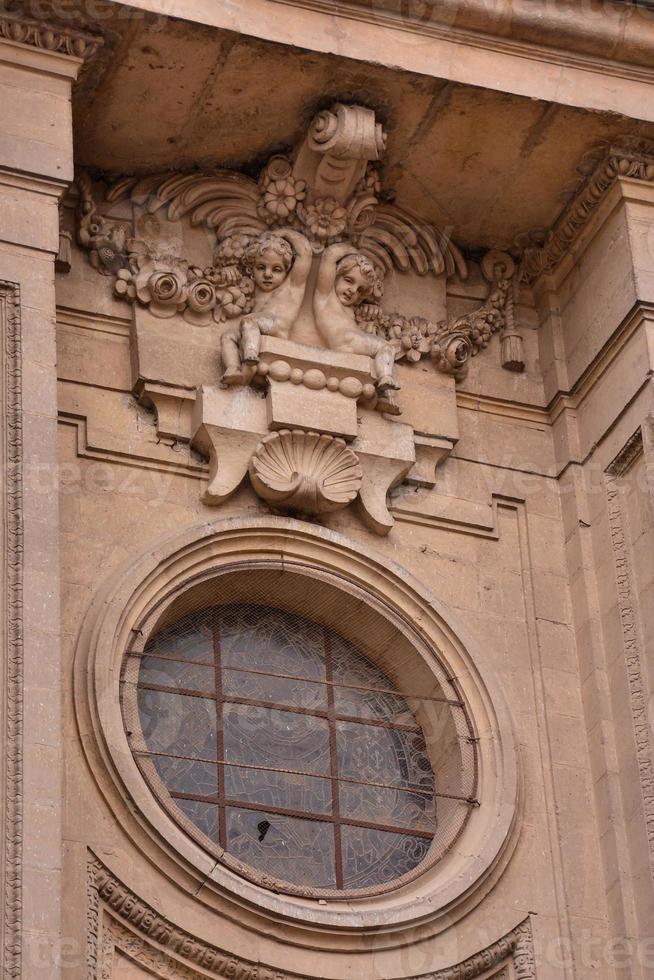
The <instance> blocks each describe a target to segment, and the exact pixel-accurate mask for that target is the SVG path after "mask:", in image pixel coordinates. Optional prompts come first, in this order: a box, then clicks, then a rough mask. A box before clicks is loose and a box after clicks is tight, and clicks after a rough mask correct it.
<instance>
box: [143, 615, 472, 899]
mask: <svg viewBox="0 0 654 980" xmlns="http://www.w3.org/2000/svg"><path fill="white" fill-rule="evenodd" d="M251 608H252V607H251ZM196 616H197V617H198V621H201V622H203V623H204V624H209V627H210V630H211V644H210V649H208V650H207V652H206V653H205V656H204V657H198V656H197V655H193V656H191V657H185V656H183V655H182V653H179V652H177V651H176V652H174V653H172V654H171V653H167V652H165V651H163V650H161V649H158V648H157V643H156V641H157V636H155V637H153V639H152V640H151V641H150V642H149V643H148V644H147V645H146V648H145V650H143V652H140V651H128V656H134V657H137V658H140V659H143V658H148V660H151V659H152V658H155V659H156V660H157V661H171V662H172V663H175V664H180V665H189V666H190V667H204V668H211V669H212V670H213V676H214V690H213V691H208V690H201V689H199V688H194V687H180V686H171V685H167V684H157V683H152V682H149V681H143V680H142V679H141V674H140V673H139V682H138V690H139V691H155V692H160V693H162V694H170V695H177V696H180V697H188V698H200V699H202V700H203V701H211V702H213V703H214V707H215V717H216V728H215V736H216V737H215V749H216V751H215V756H211V757H209V756H207V757H205V758H203V757H202V756H200V755H192V756H191V755H189V756H186V755H183V754H176V753H173V752H171V751H165V752H157V751H155V750H153V749H151V748H150V746H148V747H147V748H146V751H145V752H143V751H138V750H137V752H136V754H137V756H142V757H144V758H151V759H153V760H154V759H157V758H162V759H175V760H186V761H188V762H189V763H197V762H206V763H210V764H211V765H215V766H216V773H217V787H216V792H215V793H207V794H201V793H186V792H181V791H179V790H172V789H170V788H169V789H168V792H169V793H170V796H171V797H172V798H173V799H174V800H180V801H184V800H187V801H195V802H197V803H208V804H212V805H215V806H216V807H217V811H218V843H219V844H220V846H221V847H222V848H223V849H225V850H226V851H228V850H229V841H228V833H227V814H226V811H227V810H228V809H229V808H237V809H239V810H246V811H253V812H255V813H257V812H258V813H261V814H266V815H271V814H272V815H279V816H285V817H292V818H299V819H301V820H309V821H317V822H320V823H322V824H327V825H331V827H332V832H333V837H334V864H335V883H336V888H337V889H343V888H344V887H345V883H344V873H343V847H342V839H341V838H342V829H343V827H353V828H355V827H359V828H364V829H370V830H374V831H382V832H386V833H392V834H400V835H403V836H404V837H412V838H416V839H422V840H424V841H429V842H431V841H433V839H434V837H435V831H434V830H433V829H430V830H427V829H420V828H419V827H415V826H414V827H411V826H407V825H406V824H394V823H385V822H381V821H377V820H364V819H358V818H355V817H353V816H351V815H348V814H344V813H343V812H342V808H341V803H340V797H341V789H342V786H343V785H346V784H350V785H352V786H360V787H375V788H379V789H383V790H400V791H405V792H410V794H411V795H412V796H416V797H423V798H424V799H425V801H426V802H428V801H432V800H433V799H434V798H436V799H442V800H450V801H454V802H456V803H458V804H459V805H462V806H463V807H465V808H468V807H470V806H474V805H477V800H476V799H475V798H474V796H473V795H471V794H470V793H463V794H458V793H447V792H440V791H438V788H434V787H433V785H432V786H430V787H429V788H421V787H420V786H418V785H415V784H412V785H410V786H407V785H406V784H405V785H401V784H399V783H397V782H392V781H375V780H370V779H360V780H359V779H356V778H353V777H351V776H347V775H343V774H340V773H339V764H338V745H337V725H338V723H353V724H356V725H364V726H369V727H370V729H371V735H372V733H373V731H374V729H375V728H384V729H390V730H394V731H397V732H404V733H407V734H411V735H414V736H415V739H416V741H415V743H414V744H416V745H419V746H421V747H422V748H423V749H424V745H425V743H424V736H423V733H422V729H421V727H420V726H419V725H418V724H417V723H413V724H411V723H400V722H397V721H389V720H386V719H383V718H372V717H364V716H362V715H361V714H346V713H342V712H339V711H338V706H337V703H336V698H335V691H337V690H350V691H353V692H360V693H362V694H365V693H370V694H380V695H391V696H393V697H394V698H402V699H403V700H406V699H407V698H409V699H415V700H419V701H430V702H434V703H437V704H441V705H443V707H444V709H445V710H448V709H449V710H454V711H456V710H457V709H458V711H460V712H461V717H462V718H464V719H465V723H466V724H467V713H466V711H465V707H464V705H463V703H462V702H461V701H460V700H458V699H457V698H447V697H445V696H427V695H424V694H417V693H406V692H402V693H401V694H400V692H398V690H397V689H396V688H395V687H392V686H391V685H390V684H389V686H369V685H365V684H358V683H348V682H346V681H343V680H341V679H338V680H335V679H334V676H333V667H334V652H333V643H334V635H335V634H334V632H333V631H332V630H331V629H329V628H327V627H324V626H318V625H317V624H314V625H315V628H316V630H318V631H319V632H320V635H321V638H322V654H323V657H324V678H321V679H317V678H314V677H310V678H309V677H306V676H300V674H295V673H285V672H281V671H277V670H267V669H260V668H257V667H250V666H248V667H246V666H235V665H234V664H233V663H229V665H228V666H225V664H224V662H223V661H224V657H223V650H222V647H223V643H222V635H221V610H220V607H215V608H214V609H209V610H207V609H205V610H203V611H202V613H200V614H196ZM225 671H228V672H229V673H230V674H243V675H252V676H253V677H257V678H260V679H261V681H262V682H263V683H265V681H266V679H269V680H270V681H271V683H274V682H276V681H280V680H283V681H292V682H296V683H298V684H307V685H312V686H315V687H317V686H320V687H321V688H324V691H325V702H326V706H325V707H302V706H301V705H299V704H292V705H291V704H289V703H288V702H287V701H286V702H284V701H274V700H270V699H260V698H253V697H243V696H239V695H237V694H234V693H227V692H225V684H224V675H225ZM234 705H238V706H245V707H251V708H254V709H265V710H266V711H276V712H288V713H290V714H291V715H302V716H307V717H310V718H317V719H322V720H323V721H324V722H326V724H327V729H328V736H329V772H328V773H322V772H316V771H311V770H308V769H298V768H282V767H279V766H271V765H264V764H260V763H258V762H257V763H256V764H252V763H247V762H244V761H232V760H230V759H227V758H225V755H226V753H225V741H224V712H225V709H226V707H227V706H234ZM414 721H415V719H414ZM468 741H469V742H470V741H472V740H471V739H468ZM146 742H147V738H146ZM473 755H474V752H473ZM471 761H472V760H471ZM474 761H475V762H476V759H475V760H474ZM230 767H231V768H233V769H237V770H253V771H255V772H270V773H276V774H282V775H289V776H293V777H307V778H308V779H314V780H317V779H320V780H323V779H326V780H328V781H329V783H330V786H331V812H329V813H319V812H315V811H311V810H305V809H292V808H286V807H283V806H278V805H270V804H268V803H266V804H263V803H258V802H255V801H252V800H245V799H241V798H238V797H231V796H230V795H229V794H228V793H227V791H226V780H225V771H226V770H227V769H229V768H230ZM473 768H474V770H475V774H474V776H473V779H472V783H471V786H470V788H471V791H472V790H473V788H474V783H475V782H476V765H474V764H473ZM264 825H265V824H259V827H262V826H264ZM449 843H450V844H451V841H450V842H449ZM443 844H444V848H443V849H444V850H445V849H446V848H447V844H446V842H443Z"/></svg>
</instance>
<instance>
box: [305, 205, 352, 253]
mask: <svg viewBox="0 0 654 980" xmlns="http://www.w3.org/2000/svg"><path fill="white" fill-rule="evenodd" d="M300 217H301V218H302V220H303V222H304V224H305V225H306V226H307V228H308V230H309V234H310V235H311V236H312V238H315V239H317V241H318V242H319V243H320V244H323V245H324V244H326V243H327V242H328V241H330V240H332V239H334V238H338V236H339V235H341V234H342V233H343V232H344V231H345V226H346V224H347V211H346V210H345V208H343V207H341V205H340V204H339V203H338V201H336V200H334V198H333V197H318V198H316V200H315V201H314V202H313V204H308V205H307V206H306V207H303V208H302V210H301V211H300Z"/></svg>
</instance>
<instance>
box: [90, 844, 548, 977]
mask: <svg viewBox="0 0 654 980" xmlns="http://www.w3.org/2000/svg"><path fill="white" fill-rule="evenodd" d="M87 872H88V874H87V964H88V980H99V978H101V977H105V976H107V977H110V976H112V975H113V973H112V971H111V966H112V961H113V954H114V949H115V948H118V949H121V950H123V951H124V952H125V954H126V955H127V956H129V957H130V958H131V959H133V960H135V961H136V962H137V963H139V964H141V965H143V966H144V967H146V968H147V969H148V970H149V972H151V973H153V974H154V976H161V977H164V976H165V977H168V978H174V980H203V978H206V977H207V976H213V977H226V978H227V977H228V978H232V980H303V978H301V977H300V975H299V974H297V973H287V972H285V971H279V970H276V969H275V968H273V967H265V966H261V965H260V964H256V963H253V962H251V961H247V960H244V959H240V958H238V957H235V956H232V955H231V954H229V953H226V952H224V951H223V950H220V949H218V948H217V947H215V946H211V945H209V944H208V943H204V942H202V941H200V940H199V939H196V938H195V937H194V936H192V935H191V934H190V933H188V932H186V931H184V930H183V929H180V928H179V927H178V926H176V925H174V924H173V923H172V922H171V921H170V920H169V919H166V918H165V917H164V916H161V915H159V914H158V913H157V912H156V911H155V910H154V909H153V908H152V906H150V905H148V904H147V903H146V902H144V901H143V900H142V899H140V898H138V896H136V895H134V893H133V892H131V891H130V890H129V889H128V888H127V887H126V886H125V885H123V884H122V882H120V881H119V880H118V878H116V877H115V876H114V875H113V874H112V873H111V871H109V870H108V868H107V867H106V866H105V865H104V864H103V863H102V861H100V860H99V859H98V858H97V857H96V856H95V855H94V854H93V853H92V852H91V851H89V852H88V863H87ZM103 908H106V910H107V912H108V915H109V921H108V922H107V923H103V921H102V914H101V913H102V910H103ZM508 963H510V964H511V965H512V968H513V973H512V976H513V977H514V978H515V980H536V966H535V959H534V947H533V939H532V932H531V923H530V920H529V918H527V919H525V920H524V921H523V922H521V923H520V924H519V925H517V926H516V928H515V929H513V930H512V931H511V932H510V933H508V935H506V936H504V937H503V938H502V939H499V940H498V941H497V942H495V943H493V944H492V945H491V946H489V947H488V948H487V949H485V950H482V951H481V952H479V953H475V955H474V956H471V957H469V958H468V959H466V960H464V961H463V962H462V963H459V964H457V965H456V966H452V967H447V968H446V969H444V970H438V971H436V972H435V973H425V974H420V976H416V977H412V978H408V980H475V978H476V977H481V976H482V974H486V973H487V971H488V970H492V969H493V968H495V967H498V968H499V969H500V971H501V972H498V973H497V974H495V975H494V980H504V976H506V974H505V973H504V971H503V968H504V967H505V965H507V964H508ZM194 966H195V967H198V970H197V971H196V970H194V969H193V967H194ZM304 980H306V978H304Z"/></svg>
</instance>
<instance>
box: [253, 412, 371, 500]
mask: <svg viewBox="0 0 654 980" xmlns="http://www.w3.org/2000/svg"><path fill="white" fill-rule="evenodd" d="M250 479H251V481H252V486H253V487H254V489H255V490H256V492H257V493H258V495H259V496H260V497H261V498H262V499H263V500H267V501H268V502H269V503H271V504H274V505H275V506H276V507H277V508H279V509H280V510H288V511H292V512H295V513H299V514H307V515H315V514H326V513H329V512H330V511H334V510H340V509H341V508H343V507H347V505H348V504H349V503H351V502H352V501H353V500H355V499H356V497H357V494H358V493H359V490H360V489H361V483H362V480H363V473H362V470H361V466H360V464H359V461H358V459H357V457H356V455H355V454H354V453H353V452H352V450H351V449H348V447H347V446H346V444H345V442H344V441H343V439H338V438H336V437H335V436H328V435H320V434H319V433H317V432H303V431H300V430H298V429H293V430H290V429H282V430H281V431H280V432H273V433H272V434H271V435H269V436H266V437H265V438H264V439H263V440H262V441H261V443H260V444H259V446H258V447H257V449H256V450H255V452H254V455H253V456H252V459H251V460H250Z"/></svg>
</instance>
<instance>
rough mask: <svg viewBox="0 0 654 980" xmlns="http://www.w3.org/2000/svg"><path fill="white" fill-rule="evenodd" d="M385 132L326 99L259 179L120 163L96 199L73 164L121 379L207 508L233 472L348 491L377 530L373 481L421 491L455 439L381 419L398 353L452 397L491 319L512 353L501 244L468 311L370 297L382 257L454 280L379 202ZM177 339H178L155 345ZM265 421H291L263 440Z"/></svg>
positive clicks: (441, 256) (317, 504)
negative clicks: (186, 450) (125, 307)
mask: <svg viewBox="0 0 654 980" xmlns="http://www.w3.org/2000/svg"><path fill="white" fill-rule="evenodd" d="M385 139H386V137H385V133H384V131H383V128H382V126H381V124H380V123H379V122H378V120H377V119H376V116H375V113H374V112H373V110H371V109H367V108H364V107H362V106H356V105H354V106H353V105H342V104H336V105H334V106H333V107H332V108H331V109H330V110H328V111H324V112H321V113H319V114H318V115H317V116H316V117H315V118H314V119H313V121H312V123H311V124H310V126H309V127H308V130H307V133H306V135H305V138H304V140H303V142H302V144H301V145H300V147H299V148H298V149H297V151H296V152H295V153H294V154H293V155H292V156H288V157H287V156H280V155H276V156H273V157H272V158H271V159H270V160H269V161H268V163H267V164H266V165H265V166H264V167H263V169H262V170H261V172H260V174H259V177H258V179H256V180H255V179H253V178H251V177H248V176H245V175H243V174H241V173H236V172H232V171H227V170H218V171H215V172H213V173H208V174H172V175H165V176H149V177H145V178H136V177H127V178H123V179H120V180H117V181H116V182H115V183H114V184H113V185H111V186H110V187H108V188H106V189H105V194H104V205H103V210H102V211H101V210H100V208H99V207H98V205H97V203H96V199H95V197H96V188H95V186H94V184H93V182H92V180H91V179H90V177H89V176H88V175H87V174H81V175H80V176H79V177H78V180H77V187H78V192H79V206H78V214H79V221H78V228H77V237H78V242H79V244H80V245H81V246H82V247H83V248H84V249H85V250H86V251H87V252H88V255H89V259H90V261H91V264H92V265H93V266H94V267H95V268H96V269H97V270H98V272H100V273H102V274H103V275H105V276H107V277H110V278H111V279H112V280H113V288H114V291H115V293H116V295H117V296H118V297H120V298H121V299H123V300H125V301H127V302H129V303H131V304H132V305H133V306H134V310H135V348H136V350H135V358H134V360H135V363H136V365H137V367H136V371H135V373H136V377H135V382H134V384H135V390H136V393H137V395H138V397H139V398H140V399H141V400H142V401H143V402H144V403H145V404H149V405H152V406H154V407H155V409H156V410H157V413H158V416H159V431H160V434H161V435H172V436H173V437H175V438H179V439H185V440H189V439H190V440H191V442H192V444H193V445H194V446H195V447H196V448H197V449H198V450H200V451H201V452H203V453H205V454H206V455H207V456H208V458H209V460H210V467H211V477H210V482H209V487H208V489H207V492H206V493H205V495H204V500H205V502H206V503H209V504H220V503H221V502H222V501H223V500H224V499H226V497H227V496H229V494H230V493H232V492H233V491H234V490H235V489H236V487H237V486H238V485H239V483H240V481H241V480H242V479H243V477H244V476H245V474H246V473H247V472H249V473H250V478H251V482H252V484H253V486H254V488H255V490H256V491H257V493H258V494H259V495H260V496H261V497H262V499H264V500H266V501H267V502H268V503H270V504H271V506H273V507H274V509H276V510H287V511H289V512H291V513H296V514H307V515H308V514H313V515H315V514H319V513H324V512H326V511H329V510H332V509H334V508H335V507H336V506H345V504H347V503H348V502H349V501H350V500H354V499H355V498H357V497H358V499H359V501H360V503H361V505H362V513H363V515H364V518H365V519H366V520H367V522H368V524H369V526H370V527H371V528H373V529H374V530H375V531H376V532H377V533H381V534H385V533H388V531H389V530H390V528H391V526H392V523H393V522H392V519H391V517H390V514H389V512H388V509H387V506H386V495H387V493H388V491H389V490H390V489H391V488H392V487H393V486H395V485H397V483H399V482H401V481H402V480H403V479H405V478H409V479H411V480H412V481H413V482H415V483H417V484H419V485H420V484H422V485H427V486H433V485H434V482H435V469H436V466H437V465H438V463H439V462H440V461H441V460H442V459H444V458H445V457H446V455H447V453H448V452H449V451H451V449H452V447H453V445H454V443H455V442H456V439H457V437H458V433H457V432H456V431H454V430H452V428H448V425H447V423H446V422H445V421H443V422H442V423H440V422H439V423H437V424H436V426H435V427H434V425H433V423H430V425H429V426H428V425H427V424H426V423H425V424H424V425H420V427H419V430H418V434H417V435H416V436H415V439H414V430H415V429H416V425H415V423H414V424H413V425H412V426H409V425H407V424H406V423H403V422H398V421H394V417H397V416H400V415H401V413H402V402H401V396H399V397H398V391H399V389H400V380H399V378H398V369H397V368H396V364H397V363H398V362H404V363H405V364H406V365H408V366H410V365H415V364H418V362H421V361H422V362H426V363H427V364H429V365H430V366H431V367H430V368H429V369H428V370H429V371H430V374H431V377H432V379H433V384H434V389H435V390H436V389H438V388H440V389H442V388H443V386H445V388H446V389H448V396H447V397H448V398H450V399H454V387H453V384H454V383H456V382H457V381H460V380H461V379H462V378H464V377H465V375H466V372H467V369H468V364H469V360H470V358H471V357H473V356H475V355H476V354H478V353H479V352H480V351H481V350H483V349H484V348H485V347H486V346H487V345H488V343H489V341H490V340H491V337H492V335H493V334H494V333H500V335H501V360H502V364H503V365H504V366H505V367H506V368H508V369H510V370H523V368H524V360H523V356H522V342H521V337H520V334H519V331H518V330H517V329H516V326H515V322H514V298H513V292H514V287H513V281H514V273H515V265H514V262H513V260H512V259H511V257H510V256H509V255H507V254H505V253H501V252H489V253H488V254H487V255H486V257H485V259H484V261H483V263H482V272H483V275H484V277H485V279H486V281H487V282H488V284H489V294H488V298H487V299H486V301H485V302H484V303H483V304H482V305H481V306H480V307H479V308H478V309H476V310H474V311H473V312H472V313H468V314H466V315H464V316H459V317H456V318H451V319H438V318H434V319H433V320H430V319H427V318H425V317H422V316H416V315H411V314H409V313H397V312H390V311H388V310H385V309H384V307H383V305H382V303H383V296H384V277H385V276H386V275H387V274H388V273H390V272H391V271H392V270H396V271H397V272H399V273H400V274H402V273H411V274H413V275H417V276H432V277H435V278H437V279H438V278H441V279H442V278H446V277H448V276H453V275H458V276H459V277H460V278H461V279H465V278H466V277H467V275H468V269H467V265H466V261H465V259H464V258H463V256H462V254H461V252H460V251H459V250H458V249H457V248H456V246H455V245H454V244H453V243H452V242H451V241H449V240H448V239H447V238H446V236H445V235H444V234H443V233H442V232H441V231H439V230H438V229H437V228H435V227H433V226H432V225H430V224H428V223H426V222H424V221H422V220H421V219H419V218H416V217H414V216H413V215H410V214H408V213H407V212H406V211H404V210H402V208H400V207H399V206H398V205H397V204H395V203H391V202H390V201H389V199H388V198H389V195H388V193H386V192H385V191H384V189H383V187H382V180H381V171H380V169H379V161H380V159H381V156H382V155H383V152H384V146H385ZM198 236H199V237H198ZM208 252H209V254H207V253H208ZM203 255H206V258H207V259H208V262H207V261H203V260H202V256H203ZM302 317H304V318H305V319H307V318H309V319H310V320H311V322H312V326H311V330H312V331H313V333H312V336H313V337H315V340H314V341H313V342H311V343H307V342H306V339H307V338H306V336H304V342H300V339H299V337H297V324H298V320H299V319H301V318H302ZM162 321H163V322H162ZM166 322H168V323H170V327H169V328H167V327H165V323H166ZM160 323H161V326H159V324H160ZM160 331H164V332H163V333H160ZM185 331H186V332H187V333H186V335H185ZM197 331H199V334H198V332H197ZM202 333H204V336H205V340H204V341H202V340H200V339H198V338H199V336H200V334H202ZM187 338H188V344H187V343H186V341H187ZM175 343H176V344H178V345H179V346H180V348H181V347H182V346H185V345H186V346H190V347H191V348H192V349H193V354H192V355H191V354H188V353H186V354H185V353H184V352H183V351H182V350H181V349H180V350H179V356H178V355H177V352H176V351H173V352H171V347H172V345H173V344H175ZM163 348H166V349H167V350H168V355H167V356H168V359H167V360H166V358H165V357H164V355H163V353H162V349H163ZM194 355H195V356H194ZM198 357H199V358H200V359H201V361H202V362H204V363H203V366H202V367H200V366H198ZM207 361H209V366H208V367H207V364H206V362H207ZM182 362H183V367H182V366H181V365H182ZM214 364H215V368H214V366H213V365H214ZM412 377H413V375H412V373H411V372H409V374H408V375H407V374H406V373H405V374H404V378H405V380H404V382H403V383H404V384H407V383H409V384H411V383H412ZM439 379H442V380H439ZM450 379H451V380H450ZM417 381H418V379H417V378H416V382H417ZM263 398H265V402H266V408H265V412H264V411H263V409H262V399H263ZM171 399H173V401H175V400H176V401H177V402H178V406H179V407H178V410H177V415H178V416H179V417H180V418H181V417H182V415H183V416H184V419H185V424H186V425H188V423H189V412H188V410H186V409H185V408H184V406H189V408H191V406H194V407H192V409H191V410H192V426H191V430H190V431H184V426H183V425H182V424H181V422H180V423H178V424H179V429H180V431H178V432H171V431H170V429H171V424H170V421H171V418H172V419H174V417H175V414H176V411H175V407H174V404H172V403H171ZM280 430H288V432H289V433H292V434H288V435H285V436H282V435H279V436H276V437H275V439H273V440H269V441H263V442H262V440H264V437H265V436H266V435H267V434H268V433H269V432H271V431H272V432H280ZM301 433H304V435H301ZM316 434H317V435H318V436H321V435H324V436H328V437H330V439H331V440H332V441H331V442H329V445H330V447H331V449H330V452H329V453H327V456H329V457H330V459H331V457H332V455H333V453H334V452H335V447H336V446H337V445H339V443H337V442H335V441H334V440H345V441H346V442H348V443H351V445H350V447H349V449H347V448H346V447H345V446H344V445H343V446H342V447H341V448H340V450H339V453H340V460H341V465H342V466H344V467H345V469H346V470H347V472H348V474H350V475H349V476H348V478H347V480H346V483H347V487H348V489H347V492H345V496H344V497H343V498H342V499H341V496H339V495H337V497H333V495H331V496H330V492H327V487H328V485H330V484H329V481H327V482H325V480H327V476H326V474H324V473H323V469H322V467H324V466H325V465H326V457H325V458H323V459H322V460H319V459H318V456H317V455H316V453H315V452H313V450H312V449H311V448H310V447H312V446H313V442H312V440H313V438H314V435H316ZM260 444H261V445H262V447H265V449H264V448H260V449H257V453H259V455H257V456H256V457H253V455H252V454H253V453H254V452H255V448H256V447H257V446H259V445H260ZM319 445H321V446H322V447H323V448H324V447H325V446H326V445H327V443H325V442H324V441H323V442H319ZM301 446H303V447H304V448H302V449H301V448H300V447H301ZM416 446H419V449H418V456H419V460H418V461H417V459H416V455H417V454H416ZM281 452H287V453H291V456H292V457H293V458H292V459H291V456H287V457H285V464H284V465H285V467H286V468H287V469H289V468H290V470H289V472H288V473H287V474H286V477H285V478H284V480H282V481H281V483H280V485H279V486H276V487H273V486H272V485H270V483H269V482H267V480H268V481H269V480H270V479H272V477H271V470H270V466H271V465H272V464H271V461H270V458H269V455H270V453H273V454H275V453H276V454H279V453H281ZM261 454H263V455H261ZM353 454H354V455H353ZM346 460H347V461H348V463H347V465H346V463H345V461H346ZM333 462H334V461H333V460H332V463H333ZM264 464H265V465H264ZM296 464H297V465H298V466H299V467H300V468H299V469H297V470H295V469H293V467H294V466H295V465H296ZM334 465H336V464H335V463H334ZM266 466H267V467H268V469H266ZM262 467H263V469H262ZM264 469H265V470H266V474H267V476H264V475H263V473H264ZM359 470H361V472H362V476H361V477H359V476H357V478H356V479H354V477H353V476H352V474H353V473H354V472H356V473H358V472H359ZM280 479H281V477H279V474H278V481H279V480H280ZM329 479H332V477H329ZM300 488H301V489H300Z"/></svg>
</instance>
